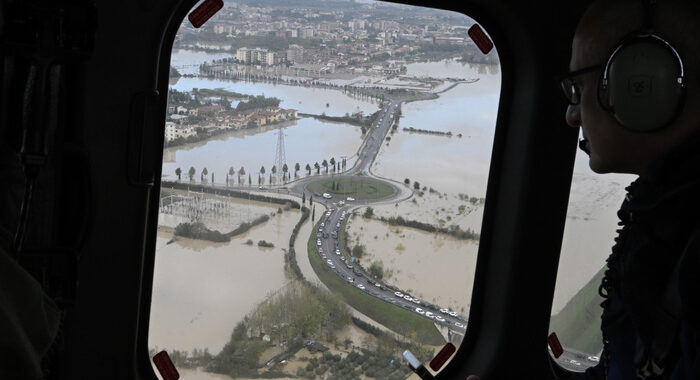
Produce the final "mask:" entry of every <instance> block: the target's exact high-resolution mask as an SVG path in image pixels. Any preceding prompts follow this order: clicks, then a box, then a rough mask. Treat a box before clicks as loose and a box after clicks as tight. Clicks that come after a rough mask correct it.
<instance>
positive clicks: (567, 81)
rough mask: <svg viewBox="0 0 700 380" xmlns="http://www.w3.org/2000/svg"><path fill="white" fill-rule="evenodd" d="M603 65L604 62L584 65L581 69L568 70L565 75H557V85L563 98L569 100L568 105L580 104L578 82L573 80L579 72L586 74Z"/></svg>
mask: <svg viewBox="0 0 700 380" xmlns="http://www.w3.org/2000/svg"><path fill="white" fill-rule="evenodd" d="M604 67H605V63H599V64H597V65H593V66H588V67H584V68H582V69H578V70H574V71H570V72H568V73H567V74H565V75H562V76H560V77H559V85H560V87H561V90H562V92H563V95H564V98H565V99H566V100H567V101H568V102H569V105H572V106H576V105H579V104H581V90H580V89H579V87H578V83H577V82H576V81H575V80H574V77H577V76H579V75H581V74H586V73H589V72H592V71H595V70H600V69H602V68H604ZM574 96H576V98H574Z"/></svg>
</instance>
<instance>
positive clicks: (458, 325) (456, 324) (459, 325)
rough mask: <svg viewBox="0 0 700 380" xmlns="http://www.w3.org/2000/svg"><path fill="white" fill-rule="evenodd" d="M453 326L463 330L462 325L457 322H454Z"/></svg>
mask: <svg viewBox="0 0 700 380" xmlns="http://www.w3.org/2000/svg"><path fill="white" fill-rule="evenodd" d="M455 326H457V327H459V328H464V325H463V324H461V323H459V322H455Z"/></svg>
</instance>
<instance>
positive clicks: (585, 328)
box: [549, 267, 605, 354]
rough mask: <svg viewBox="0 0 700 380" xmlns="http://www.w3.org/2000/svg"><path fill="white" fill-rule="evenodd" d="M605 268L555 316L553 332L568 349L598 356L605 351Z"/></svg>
mask: <svg viewBox="0 0 700 380" xmlns="http://www.w3.org/2000/svg"><path fill="white" fill-rule="evenodd" d="M604 269H605V267H603V268H601V269H600V270H599V271H598V273H596V274H595V276H593V278H592V279H591V280H590V281H589V282H588V283H587V284H586V285H585V286H584V287H583V288H581V290H579V291H578V293H576V295H575V296H574V297H573V298H572V299H571V300H569V302H568V303H567V304H566V306H564V308H563V309H562V310H561V312H559V313H558V314H556V315H554V316H552V320H551V322H550V324H549V331H553V332H556V333H557V336H558V337H559V340H560V341H561V343H562V345H563V346H565V347H569V348H573V349H576V350H578V351H583V352H586V353H589V354H596V353H598V352H600V350H601V349H602V341H603V338H602V335H601V332H600V316H601V314H602V312H603V309H602V308H601V307H600V303H601V302H603V298H602V297H601V296H600V295H599V294H598V287H599V286H600V283H601V281H602V279H603V272H604Z"/></svg>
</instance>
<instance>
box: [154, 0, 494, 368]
mask: <svg viewBox="0 0 700 380" xmlns="http://www.w3.org/2000/svg"><path fill="white" fill-rule="evenodd" d="M304 4H307V2H304ZM309 4H313V5H312V6H311V5H304V6H301V5H290V4H289V3H286V2H282V1H275V0H265V1H252V0H249V1H237V2H235V3H234V2H228V1H227V2H225V4H224V7H223V9H222V10H220V11H219V13H218V14H216V15H215V16H214V17H212V19H210V20H209V21H208V22H207V23H206V24H205V25H203V26H202V27H201V28H200V29H195V28H194V27H192V25H190V24H189V22H188V21H187V20H185V21H183V23H182V25H181V27H180V30H179V31H178V33H177V35H176V37H175V43H174V48H173V51H172V56H171V68H170V82H169V91H168V106H167V122H166V127H165V150H164V152H163V169H162V187H161V196H160V213H159V220H158V224H159V230H158V241H157V247H156V257H155V273H154V281H153V298H152V307H151V318H150V319H151V324H150V325H151V327H150V332H149V347H150V348H151V351H152V352H151V353H152V354H155V352H157V351H160V350H162V349H167V350H168V352H169V354H170V356H171V358H172V359H173V361H174V362H175V364H176V366H177V367H178V368H179V369H181V373H183V374H194V373H197V374H198V375H196V376H200V377H197V378H201V379H210V378H211V379H213V378H219V377H218V376H219V375H217V374H222V375H227V376H231V377H232V378H236V377H257V376H262V377H269V378H275V377H287V376H292V377H293V376H299V377H304V378H314V377H317V378H319V377H320V378H323V377H324V376H325V377H326V378H353V379H354V378H359V377H361V376H365V377H376V378H387V379H404V378H406V377H408V376H409V374H410V372H409V370H408V369H407V367H406V366H405V365H404V364H403V360H402V359H401V353H402V352H403V351H404V350H405V349H410V350H411V351H412V352H413V353H414V354H416V356H417V357H418V358H419V359H420V360H422V361H423V362H427V361H429V360H430V359H431V358H432V357H433V355H434V354H435V353H437V352H438V351H439V349H440V347H441V346H443V345H444V344H445V343H446V342H448V341H450V342H453V343H454V344H455V345H458V344H459V343H460V342H461V339H462V337H463V336H464V333H465V331H466V326H467V317H468V315H469V300H470V296H471V288H472V283H473V279H474V270H475V265H476V254H477V249H478V244H479V233H480V231H481V221H482V215H483V209H484V197H485V194H486V183H487V177H488V168H489V162H490V159H491V147H492V145H493V137H494V129H495V124H496V123H495V122H496V113H497V110H498V99H499V93H500V81H501V75H500V66H499V60H498V56H497V54H496V52H495V50H493V51H491V52H490V53H488V54H483V53H482V52H481V51H479V48H478V47H476V46H475V45H474V43H473V42H472V41H471V39H470V38H469V35H468V29H469V27H470V26H472V25H473V24H474V21H473V20H472V19H470V18H468V17H466V16H464V15H462V14H458V13H454V12H447V11H441V10H435V9H430V8H422V7H414V6H406V5H400V4H391V3H380V2H350V1H348V2H345V1H335V2H321V1H318V2H316V1H311V2H309ZM364 362H370V363H372V365H363V363H364ZM192 376H195V375H192ZM329 376H330V377H329Z"/></svg>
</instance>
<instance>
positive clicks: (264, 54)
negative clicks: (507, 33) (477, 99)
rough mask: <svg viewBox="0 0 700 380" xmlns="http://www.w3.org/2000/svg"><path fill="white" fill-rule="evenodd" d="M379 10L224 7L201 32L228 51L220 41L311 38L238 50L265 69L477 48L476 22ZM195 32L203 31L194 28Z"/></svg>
mask: <svg viewBox="0 0 700 380" xmlns="http://www.w3.org/2000/svg"><path fill="white" fill-rule="evenodd" d="M353 7H354V8H353ZM376 7H377V5H362V6H360V5H354V6H350V5H348V7H347V8H342V9H338V10H317V9H305V8H299V9H291V10H286V11H283V12H281V11H280V10H279V9H275V8H272V7H270V8H256V7H249V6H246V5H242V4H236V3H226V8H224V9H223V10H222V11H220V14H218V15H217V18H216V19H215V20H212V22H211V23H210V24H205V26H204V27H203V28H204V30H205V32H209V33H214V34H216V35H219V36H220V37H217V38H215V39H216V40H217V41H218V42H217V43H218V44H219V45H218V46H221V47H222V49H226V50H230V45H231V44H230V43H228V44H227V43H226V42H222V41H226V40H227V39H230V41H234V40H235V39H236V38H241V37H248V36H256V37H275V38H288V39H292V38H293V39H301V40H313V43H308V44H307V43H304V45H305V46H306V47H302V46H300V45H298V44H290V45H288V47H283V48H279V49H277V50H274V51H273V50H270V49H263V48H258V47H255V46H248V47H241V48H238V49H237V50H236V51H235V53H236V58H237V60H238V62H239V63H244V64H257V65H267V66H273V65H278V64H281V63H287V64H324V65H325V64H326V63H329V62H332V63H333V65H334V66H335V67H343V66H351V65H354V64H362V63H366V62H370V61H373V60H377V59H381V58H387V57H388V58H390V59H391V58H394V57H398V56H403V55H405V54H408V53H414V52H417V51H419V50H420V49H421V46H426V44H428V45H435V46H438V45H454V46H465V47H466V46H471V45H473V42H472V40H471V39H470V38H469V37H468V33H467V31H468V28H469V27H470V26H471V25H472V23H473V22H472V21H471V20H470V19H467V18H466V17H463V18H462V17H461V16H460V17H457V16H455V17H452V18H444V17H442V18H438V17H435V14H434V13H424V12H426V11H424V10H422V8H419V7H415V9H411V10H408V11H407V10H403V11H402V12H398V11H397V14H400V16H397V17H388V16H382V17H372V16H370V15H371V14H372V13H373V12H374V10H375V9H376ZM382 14H383V15H386V14H387V12H386V11H383V13H382ZM183 28H184V30H181V32H180V33H185V34H186V33H189V32H190V30H188V29H187V26H186V25H183ZM191 32H192V33H199V32H198V31H196V30H194V29H193V30H192V31H191ZM210 46H212V45H211V44H210Z"/></svg>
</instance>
